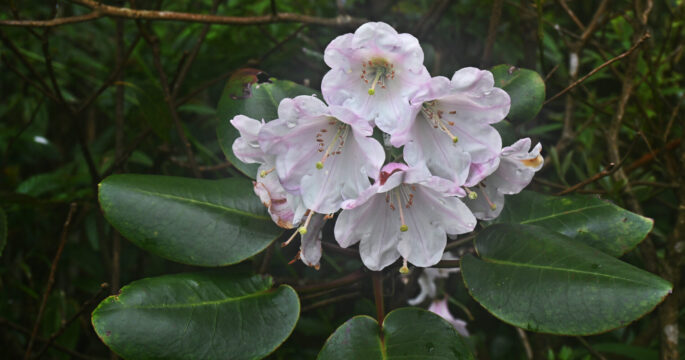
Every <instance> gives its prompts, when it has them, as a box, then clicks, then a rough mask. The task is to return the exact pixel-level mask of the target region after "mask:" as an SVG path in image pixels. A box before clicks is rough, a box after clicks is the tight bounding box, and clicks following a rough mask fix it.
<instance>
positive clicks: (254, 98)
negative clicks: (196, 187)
mask: <svg viewBox="0 0 685 360" xmlns="http://www.w3.org/2000/svg"><path fill="white" fill-rule="evenodd" d="M246 79H247V80H249V79H251V78H250V77H247V78H246V77H239V78H236V79H233V78H232V80H229V81H228V82H227V83H226V87H225V88H224V92H223V94H222V95H221V99H220V100H219V108H218V109H217V114H218V116H219V125H217V130H216V131H217V136H218V137H219V144H220V145H221V149H222V150H223V151H224V154H225V155H226V158H227V159H228V161H230V162H231V163H232V164H233V165H234V166H235V167H236V168H237V169H238V170H240V171H241V172H243V173H244V174H245V175H247V176H249V177H251V178H254V176H255V174H257V168H258V167H259V165H258V164H245V163H243V162H241V161H240V160H238V158H236V157H235V155H233V150H232V147H233V142H234V141H235V139H237V138H238V136H240V134H239V133H238V130H236V129H235V128H234V127H233V125H231V123H230V120H231V119H232V118H233V117H234V116H236V115H240V114H242V115H245V116H248V117H251V118H253V119H257V120H262V119H263V120H264V121H271V120H274V119H276V118H277V117H278V104H279V103H280V102H281V100H283V99H284V98H294V97H296V96H299V95H312V94H316V95H317V96H319V94H318V92H317V91H315V90H312V89H310V88H308V87H305V86H302V85H298V84H296V83H294V82H292V81H287V80H276V79H271V82H270V83H262V84H256V83H252V84H250V85H247V86H248V89H249V91H246V93H245V95H244V96H237V95H236V84H235V82H236V81H237V82H240V83H241V84H242V83H243V82H244V81H246Z"/></svg>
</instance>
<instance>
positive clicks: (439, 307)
mask: <svg viewBox="0 0 685 360" xmlns="http://www.w3.org/2000/svg"><path fill="white" fill-rule="evenodd" d="M428 311H430V312H432V313H435V314H437V315H440V317H442V318H443V319H445V320H447V322H449V323H450V324H452V326H454V329H455V330H457V332H458V333H459V335H461V336H465V337H468V336H469V332H468V330H467V329H466V322H465V321H464V320H461V319H457V318H455V317H454V316H453V315H452V313H450V310H449V307H448V305H447V298H444V299H442V300H435V301H433V303H431V306H430V307H429V308H428Z"/></svg>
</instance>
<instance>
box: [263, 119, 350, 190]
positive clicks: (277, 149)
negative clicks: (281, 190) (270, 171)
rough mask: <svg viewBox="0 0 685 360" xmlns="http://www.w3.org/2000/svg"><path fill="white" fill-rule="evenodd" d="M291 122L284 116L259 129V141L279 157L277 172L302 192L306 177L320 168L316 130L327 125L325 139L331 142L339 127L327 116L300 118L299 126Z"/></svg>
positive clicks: (289, 186)
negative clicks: (314, 118) (301, 184)
mask: <svg viewBox="0 0 685 360" xmlns="http://www.w3.org/2000/svg"><path fill="white" fill-rule="evenodd" d="M291 124H292V123H288V121H286V120H282V119H277V120H274V121H271V122H268V123H267V124H266V125H264V127H262V131H260V133H259V143H260V145H261V147H262V149H264V151H266V152H267V153H268V154H271V155H273V156H274V157H275V166H276V173H277V174H278V176H279V178H280V180H281V184H283V187H285V189H286V190H287V191H289V192H293V193H299V192H300V181H301V180H302V177H303V176H304V175H305V174H307V173H308V172H311V171H314V170H316V163H317V161H319V160H320V159H321V153H320V152H319V151H318V150H319V146H320V145H319V142H317V138H316V134H317V133H318V132H319V131H320V130H321V129H326V131H327V136H326V137H325V139H326V140H328V142H330V141H331V138H332V137H333V136H334V135H333V134H335V131H337V130H336V128H335V126H334V125H329V124H328V121H327V120H326V118H325V117H321V118H319V119H317V120H316V121H300V122H297V123H296V125H295V126H293V125H291Z"/></svg>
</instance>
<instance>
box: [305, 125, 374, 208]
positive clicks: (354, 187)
mask: <svg viewBox="0 0 685 360" xmlns="http://www.w3.org/2000/svg"><path fill="white" fill-rule="evenodd" d="M351 132H352V134H349V135H348V136H347V138H346V139H345V145H344V147H343V148H342V150H340V153H339V154H338V153H337V152H336V154H335V155H334V156H330V157H329V158H328V159H327V160H326V161H325V162H324V163H323V168H321V169H315V171H311V172H307V173H306V174H304V175H303V177H302V181H301V183H300V193H301V194H302V199H303V201H304V203H305V205H306V206H307V207H308V208H309V209H312V210H313V211H315V212H318V213H323V214H329V213H334V212H336V211H338V210H339V209H340V207H341V205H342V202H343V201H344V200H348V199H354V198H357V197H358V196H359V195H360V194H361V193H362V192H363V191H364V190H366V189H367V188H368V187H370V186H371V183H370V182H369V176H376V174H378V172H379V170H380V168H381V166H382V165H383V161H385V152H384V150H383V146H382V145H381V144H379V143H378V141H376V140H375V139H373V138H370V137H365V136H363V135H361V134H360V133H357V132H356V131H354V130H351Z"/></svg>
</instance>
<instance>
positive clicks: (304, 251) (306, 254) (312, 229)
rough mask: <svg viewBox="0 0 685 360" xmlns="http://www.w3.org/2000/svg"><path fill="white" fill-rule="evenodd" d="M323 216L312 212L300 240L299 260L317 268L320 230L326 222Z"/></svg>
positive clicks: (319, 255)
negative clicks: (305, 231)
mask: <svg viewBox="0 0 685 360" xmlns="http://www.w3.org/2000/svg"><path fill="white" fill-rule="evenodd" d="M324 217H325V216H324V215H322V214H314V215H313V216H312V219H311V220H310V222H309V226H308V229H307V233H306V234H304V235H303V236H302V240H301V242H300V260H302V262H303V263H304V264H305V265H307V266H311V267H314V268H316V269H317V270H318V269H319V261H320V260H321V230H323V226H324V224H325V223H326V219H325V218H324Z"/></svg>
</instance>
